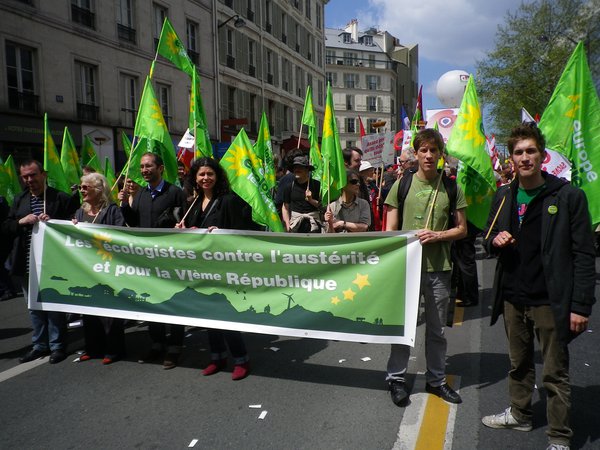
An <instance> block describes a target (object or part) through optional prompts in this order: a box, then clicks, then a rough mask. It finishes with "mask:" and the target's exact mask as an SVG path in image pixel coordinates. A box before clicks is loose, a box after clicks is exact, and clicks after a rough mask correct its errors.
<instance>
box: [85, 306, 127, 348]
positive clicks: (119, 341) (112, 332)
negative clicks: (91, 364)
mask: <svg viewBox="0 0 600 450" xmlns="http://www.w3.org/2000/svg"><path fill="white" fill-rule="evenodd" d="M123 325H124V320H123V319H115V318H112V317H98V316H83V336H84V338H85V352H86V353H87V354H89V355H90V356H92V357H96V358H101V357H104V356H109V357H113V358H114V357H118V358H121V357H123V356H124V355H125V330H124V327H123Z"/></svg>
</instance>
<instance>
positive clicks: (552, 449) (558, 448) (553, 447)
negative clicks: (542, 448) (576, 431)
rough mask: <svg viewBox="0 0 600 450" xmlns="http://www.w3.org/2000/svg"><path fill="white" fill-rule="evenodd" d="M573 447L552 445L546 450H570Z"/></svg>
mask: <svg viewBox="0 0 600 450" xmlns="http://www.w3.org/2000/svg"><path fill="white" fill-rule="evenodd" d="M570 449H571V447H569V446H568V445H563V444H550V445H549V446H548V447H546V450H570Z"/></svg>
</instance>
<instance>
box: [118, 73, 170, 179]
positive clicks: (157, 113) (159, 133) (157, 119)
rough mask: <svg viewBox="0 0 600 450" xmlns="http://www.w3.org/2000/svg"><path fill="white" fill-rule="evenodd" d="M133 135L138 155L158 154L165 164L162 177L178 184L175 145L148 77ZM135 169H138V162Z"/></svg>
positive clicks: (132, 166)
mask: <svg viewBox="0 0 600 450" xmlns="http://www.w3.org/2000/svg"><path fill="white" fill-rule="evenodd" d="M134 135H135V136H136V137H138V138H139V144H137V145H136V148H135V151H136V153H137V152H138V151H141V153H139V155H141V154H143V153H146V152H151V153H156V154H158V155H160V157H161V158H162V160H163V162H164V164H165V171H164V173H163V178H164V179H165V180H167V181H168V182H169V183H173V184H178V183H179V180H178V177H177V156H176V154H175V147H174V146H173V141H172V140H171V136H170V135H169V130H167V124H166V123H165V119H164V117H163V114H162V110H161V108H160V105H159V104H158V101H157V100H156V95H155V94H154V88H153V87H152V83H151V82H150V78H149V77H146V85H145V86H144V92H143V93H142V99H141V100H140V107H139V109H138V115H137V118H136V121H135V130H134ZM144 144H145V145H144ZM132 159H133V158H132ZM134 168H136V166H134V165H133V163H132V165H131V168H130V170H129V171H130V172H131V171H132V170H133V169H134ZM137 170H138V171H139V164H138V165H137ZM132 178H133V177H132Z"/></svg>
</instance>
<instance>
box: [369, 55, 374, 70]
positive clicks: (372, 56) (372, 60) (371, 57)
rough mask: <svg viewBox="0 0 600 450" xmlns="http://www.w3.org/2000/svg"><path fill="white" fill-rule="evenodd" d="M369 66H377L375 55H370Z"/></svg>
mask: <svg viewBox="0 0 600 450" xmlns="http://www.w3.org/2000/svg"><path fill="white" fill-rule="evenodd" d="M369 67H375V55H369Z"/></svg>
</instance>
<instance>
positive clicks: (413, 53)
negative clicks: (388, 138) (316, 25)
mask: <svg viewBox="0 0 600 450" xmlns="http://www.w3.org/2000/svg"><path fill="white" fill-rule="evenodd" d="M325 36H326V39H325V71H326V80H327V82H329V83H330V84H331V88H332V92H333V100H334V107H335V111H336V118H337V121H338V130H339V133H340V141H341V145H342V148H343V147H348V146H358V147H360V135H359V132H360V129H359V122H358V118H359V116H360V118H361V120H362V123H363V125H364V127H365V131H366V133H367V134H369V133H374V132H377V131H386V130H387V131H396V130H398V129H399V127H400V126H401V125H400V112H401V108H402V107H404V109H405V110H406V112H407V114H408V115H409V117H411V116H412V111H413V109H414V106H415V104H416V101H417V95H418V71H419V64H418V46H417V45H411V46H405V45H401V44H400V43H399V41H398V39H397V38H395V37H394V36H392V35H391V34H389V33H388V32H387V31H378V30H375V29H369V30H367V31H365V32H359V31H358V21H357V20H356V19H354V20H352V21H351V22H350V23H349V24H348V25H347V26H346V28H344V29H342V30H340V29H333V28H327V29H326V30H325ZM374 125H375V127H374Z"/></svg>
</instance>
